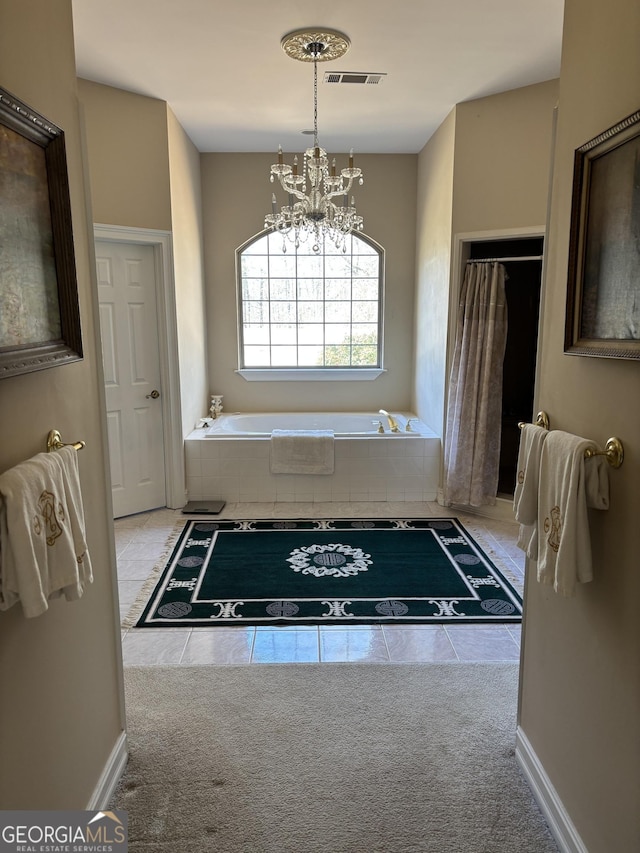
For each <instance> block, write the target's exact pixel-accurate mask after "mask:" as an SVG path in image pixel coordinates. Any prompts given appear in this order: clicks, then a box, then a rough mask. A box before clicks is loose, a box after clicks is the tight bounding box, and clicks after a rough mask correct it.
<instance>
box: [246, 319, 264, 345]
mask: <svg viewBox="0 0 640 853" xmlns="http://www.w3.org/2000/svg"><path fill="white" fill-rule="evenodd" d="M242 339H243V340H244V344H245V346H247V344H268V343H269V326H268V324H266V323H263V324H258V323H251V324H248V323H245V324H244V326H243V327H242Z"/></svg>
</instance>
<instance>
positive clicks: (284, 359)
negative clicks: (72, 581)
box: [271, 347, 297, 367]
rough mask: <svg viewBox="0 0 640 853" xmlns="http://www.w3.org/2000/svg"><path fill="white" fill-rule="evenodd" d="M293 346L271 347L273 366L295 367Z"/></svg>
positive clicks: (295, 360)
mask: <svg viewBox="0 0 640 853" xmlns="http://www.w3.org/2000/svg"><path fill="white" fill-rule="evenodd" d="M296 357H297V352H296V348H295V347H271V364H272V365H273V366H274V367H297V358H296Z"/></svg>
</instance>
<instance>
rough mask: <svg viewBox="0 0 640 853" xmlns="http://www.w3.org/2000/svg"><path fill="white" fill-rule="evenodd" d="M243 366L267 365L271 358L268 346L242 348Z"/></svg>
mask: <svg viewBox="0 0 640 853" xmlns="http://www.w3.org/2000/svg"><path fill="white" fill-rule="evenodd" d="M244 358H245V365H244V366H245V367H269V365H270V363H271V360H270V354H269V347H247V346H245V348H244Z"/></svg>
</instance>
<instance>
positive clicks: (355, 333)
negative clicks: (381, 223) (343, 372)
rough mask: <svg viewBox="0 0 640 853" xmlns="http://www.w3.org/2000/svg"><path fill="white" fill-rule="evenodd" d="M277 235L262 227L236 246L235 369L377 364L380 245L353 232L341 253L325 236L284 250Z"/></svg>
mask: <svg viewBox="0 0 640 853" xmlns="http://www.w3.org/2000/svg"><path fill="white" fill-rule="evenodd" d="M282 239H283V238H282V236H281V235H279V234H277V233H273V232H270V231H267V232H263V233H261V234H259V235H258V236H257V237H254V238H252V239H251V240H249V241H248V242H247V243H245V244H244V245H243V246H241V247H240V248H239V249H238V250H237V270H238V299H239V312H238V316H239V340H240V359H239V360H240V369H241V370H250V371H253V370H255V371H259V370H261V369H262V370H279V369H282V370H304V371H305V372H308V371H312V370H314V369H317V370H318V371H320V370H322V371H328V370H332V369H339V368H343V369H344V368H349V369H350V370H353V371H356V370H358V369H363V370H366V369H367V368H369V369H371V368H382V279H383V267H384V263H383V261H384V252H383V250H382V248H381V247H380V246H378V245H377V244H376V243H375V242H374V241H373V240H371V239H370V238H368V237H365V236H363V235H361V234H350V235H348V236H347V240H346V251H343V249H342V247H340V248H336V247H335V246H334V245H333V244H332V243H330V241H328V240H327V241H326V243H325V246H324V251H322V250H321V251H320V252H319V253H314V252H313V250H312V247H311V244H310V243H309V244H308V245H304V244H301V245H300V247H299V248H298V249H296V248H295V247H294V246H291V248H289V247H287V251H286V252H283V248H282V246H283V243H282ZM362 378H364V376H363V377H362Z"/></svg>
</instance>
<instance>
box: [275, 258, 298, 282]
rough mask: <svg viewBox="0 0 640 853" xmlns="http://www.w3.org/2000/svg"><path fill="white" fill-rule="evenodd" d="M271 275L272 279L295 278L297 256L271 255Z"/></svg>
mask: <svg viewBox="0 0 640 853" xmlns="http://www.w3.org/2000/svg"><path fill="white" fill-rule="evenodd" d="M269 273H270V275H271V278H288V277H290V276H292V277H294V278H295V274H296V256H295V255H283V254H280V255H271V257H270V258H269Z"/></svg>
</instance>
